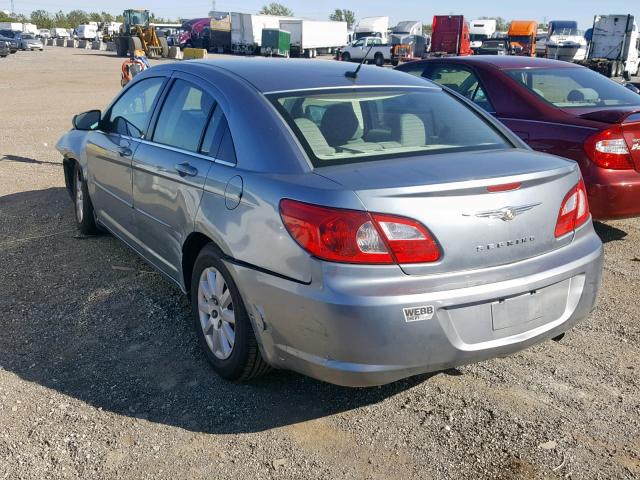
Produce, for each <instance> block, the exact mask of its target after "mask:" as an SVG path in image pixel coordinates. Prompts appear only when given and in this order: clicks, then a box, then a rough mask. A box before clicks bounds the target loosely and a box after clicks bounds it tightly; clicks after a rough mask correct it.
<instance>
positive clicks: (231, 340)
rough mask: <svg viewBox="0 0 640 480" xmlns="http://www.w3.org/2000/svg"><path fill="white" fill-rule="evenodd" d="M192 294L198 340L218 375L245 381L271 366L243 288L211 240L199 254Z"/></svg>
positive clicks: (193, 274) (259, 374)
mask: <svg viewBox="0 0 640 480" xmlns="http://www.w3.org/2000/svg"><path fill="white" fill-rule="evenodd" d="M190 294H191V314H192V317H193V325H194V328H195V331H196V335H197V337H198V343H199V344H200V347H201V348H202V350H203V351H204V354H205V356H206V357H207V360H208V361H209V364H210V365H211V367H212V368H213V370H215V372H216V373H217V374H218V375H220V376H221V377H222V378H224V379H226V380H231V381H236V382H243V381H247V380H250V379H252V378H256V377H259V376H261V375H263V374H265V373H266V372H268V371H269V370H270V367H269V365H268V364H267V363H266V362H265V361H264V360H263V359H262V355H261V354H260V350H259V348H258V342H257V341H256V337H255V334H254V332H253V327H252V326H251V321H250V320H249V315H248V314H247V311H246V308H245V306H244V303H243V301H242V297H241V296H240V291H239V290H238V287H236V284H235V283H234V281H233V278H232V277H231V274H230V273H229V270H228V269H227V267H226V266H225V264H224V263H223V262H222V261H221V260H220V258H219V256H218V253H217V251H216V249H215V247H214V246H213V245H211V244H209V245H205V247H204V248H203V249H202V250H201V251H200V253H199V254H198V258H197V259H196V262H195V265H194V267H193V272H192V275H191V292H190Z"/></svg>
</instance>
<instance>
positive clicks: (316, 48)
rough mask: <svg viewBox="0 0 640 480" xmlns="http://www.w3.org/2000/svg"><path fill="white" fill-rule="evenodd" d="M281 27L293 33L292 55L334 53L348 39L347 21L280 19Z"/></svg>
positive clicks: (309, 55)
mask: <svg viewBox="0 0 640 480" xmlns="http://www.w3.org/2000/svg"><path fill="white" fill-rule="evenodd" d="M280 29H281V30H285V31H287V32H289V33H290V34H291V56H292V57H302V56H304V57H306V58H314V57H316V56H317V55H318V53H320V54H323V53H333V52H334V51H335V50H337V49H338V48H340V47H342V46H343V45H344V44H345V43H346V42H347V40H348V35H349V34H348V32H347V22H332V21H322V20H292V19H286V20H280Z"/></svg>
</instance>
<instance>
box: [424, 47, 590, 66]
mask: <svg viewBox="0 0 640 480" xmlns="http://www.w3.org/2000/svg"><path fill="white" fill-rule="evenodd" d="M497 40H499V39H497ZM434 60H436V59H434ZM442 60H443V61H445V62H448V61H453V62H456V63H471V64H478V65H493V66H494V67H497V68H499V69H501V70H502V69H509V68H581V67H580V66H579V65H576V64H575V63H570V62H562V61H560V60H551V59H549V58H535V57H519V56H515V55H470V56H468V57H445V58H443V59H442Z"/></svg>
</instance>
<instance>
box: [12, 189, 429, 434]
mask: <svg viewBox="0 0 640 480" xmlns="http://www.w3.org/2000/svg"><path fill="white" fill-rule="evenodd" d="M8 232H11V235H10V236H11V238H10V239H9V240H3V238H5V237H7V238H8V237H9V233H8ZM5 233H6V235H5V237H3V236H2V235H0V289H1V291H2V292H3V295H2V296H0V311H2V312H3V315H2V316H0V329H2V332H3V333H2V335H0V365H2V368H4V369H5V370H7V371H11V372H13V373H15V374H16V375H18V376H20V377H21V378H23V379H24V380H27V381H30V382H36V383H38V384H40V385H42V386H45V387H47V388H51V389H54V390H56V391H58V392H61V393H63V394H65V395H69V396H72V397H74V398H77V399H79V400H82V401H84V402H87V403H89V404H91V405H93V406H95V407H96V408H102V409H103V410H109V411H111V412H114V413H117V414H120V415H126V416H130V417H136V418H143V419H147V420H149V421H153V422H157V423H163V424H167V425H172V426H178V427H181V428H184V429H187V430H191V431H198V432H209V433H228V434H231V433H245V432H256V431H262V430H267V429H271V428H274V427H280V426H285V425H290V424H293V423H298V422H302V421H306V420H311V419H316V418H320V417H325V416H329V415H333V414H335V413H339V412H343V411H346V410H350V409H354V408H358V407H361V406H364V405H370V404H375V403H377V402H381V401H383V400H385V399H387V398H389V397H391V396H393V395H396V394H399V393H401V392H404V391H405V390H407V389H410V388H412V387H414V386H416V385H418V384H420V383H422V382H424V381H425V380H426V379H428V378H430V376H431V375H422V376H417V377H413V378H410V379H406V380H402V381H399V382H396V383H393V384H391V385H386V386H383V387H378V388H368V389H349V388H343V387H337V386H333V385H330V384H327V383H322V382H319V381H315V380H312V379H310V378H307V377H304V376H301V375H298V374H295V373H291V372H284V371H277V372H273V373H271V374H269V375H267V376H266V377H263V378H261V379H258V380H256V381H253V382H252V383H249V384H234V383H229V382H226V381H224V380H221V379H220V378H219V377H217V376H216V375H215V373H214V372H213V371H212V370H211V369H210V368H209V366H208V364H207V363H206V361H205V359H204V355H203V354H202V353H201V352H200V350H199V347H198V343H197V339H196V336H195V333H194V332H193V331H192V327H191V319H190V310H189V304H188V301H187V299H186V297H185V296H184V295H183V294H182V293H181V292H180V291H179V290H178V288H176V287H174V286H173V285H172V284H171V283H170V282H169V281H168V280H165V279H164V277H162V276H161V275H159V274H157V273H156V272H155V271H154V270H153V269H152V268H151V267H150V266H148V265H147V264H146V263H144V262H143V261H142V260H140V259H139V258H138V257H137V256H136V255H135V254H134V253H132V252H131V251H130V250H129V249H128V248H127V247H126V246H125V245H124V244H122V243H121V242H120V241H118V240H116V239H115V238H113V237H112V236H110V235H100V236H96V237H83V236H81V235H78V233H77V232H76V231H75V223H74V213H73V206H72V202H71V201H70V200H69V196H68V193H67V191H66V190H65V189H64V188H51V189H47V190H40V191H31V192H23V193H17V194H12V195H7V196H4V197H0V234H5Z"/></svg>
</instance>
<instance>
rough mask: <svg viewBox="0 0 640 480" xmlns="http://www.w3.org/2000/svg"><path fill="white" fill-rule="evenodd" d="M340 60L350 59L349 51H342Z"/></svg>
mask: <svg viewBox="0 0 640 480" xmlns="http://www.w3.org/2000/svg"><path fill="white" fill-rule="evenodd" d="M342 61H343V62H350V61H351V55H350V54H349V52H344V53H343V54H342Z"/></svg>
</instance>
